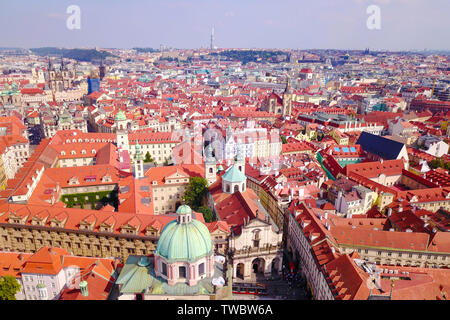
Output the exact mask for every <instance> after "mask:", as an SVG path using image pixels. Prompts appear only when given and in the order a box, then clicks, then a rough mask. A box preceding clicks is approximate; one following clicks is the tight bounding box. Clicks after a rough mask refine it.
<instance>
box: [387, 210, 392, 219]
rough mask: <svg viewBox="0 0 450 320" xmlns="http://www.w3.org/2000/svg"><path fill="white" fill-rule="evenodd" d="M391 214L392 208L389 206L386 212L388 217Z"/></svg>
mask: <svg viewBox="0 0 450 320" xmlns="http://www.w3.org/2000/svg"><path fill="white" fill-rule="evenodd" d="M391 214H392V208H389V209H388V214H387V216H388V218H389V217H390V216H391Z"/></svg>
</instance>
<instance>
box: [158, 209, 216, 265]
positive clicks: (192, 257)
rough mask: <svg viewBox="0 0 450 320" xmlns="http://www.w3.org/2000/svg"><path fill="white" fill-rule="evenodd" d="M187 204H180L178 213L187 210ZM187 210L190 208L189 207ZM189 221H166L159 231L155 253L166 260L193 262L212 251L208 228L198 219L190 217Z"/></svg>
mask: <svg viewBox="0 0 450 320" xmlns="http://www.w3.org/2000/svg"><path fill="white" fill-rule="evenodd" d="M182 207H187V208H189V207H188V206H180V208H181V209H180V208H178V210H177V211H182V212H180V213H179V215H186V214H188V213H187V212H186V213H183V212H184V211H187V209H186V208H182ZM189 210H191V209H190V208H189ZM188 221H189V222H184V223H183V222H180V217H179V219H177V220H174V221H171V222H170V223H168V224H167V225H166V226H165V228H164V230H163V231H162V233H161V236H160V237H159V240H158V245H157V247H156V251H155V254H157V255H159V256H161V257H163V258H165V259H166V260H167V262H169V263H172V262H175V261H184V262H195V261H197V260H198V259H201V258H203V257H206V256H210V255H211V254H212V253H213V252H212V239H211V235H210V233H209V230H208V228H207V227H206V226H205V225H204V224H203V223H201V222H200V221H198V220H194V219H190V220H188Z"/></svg>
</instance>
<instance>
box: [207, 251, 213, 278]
mask: <svg viewBox="0 0 450 320" xmlns="http://www.w3.org/2000/svg"><path fill="white" fill-rule="evenodd" d="M208 261H209V274H210V276H211V277H212V276H213V275H214V259H213V257H212V256H211V257H209V258H208Z"/></svg>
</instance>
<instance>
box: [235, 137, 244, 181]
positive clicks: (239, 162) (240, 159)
mask: <svg viewBox="0 0 450 320" xmlns="http://www.w3.org/2000/svg"><path fill="white" fill-rule="evenodd" d="M235 164H236V166H237V168H238V169H239V171H240V172H242V174H243V175H245V153H244V147H243V146H242V141H241V139H238V145H237V152H236V160H235Z"/></svg>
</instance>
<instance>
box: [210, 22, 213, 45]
mask: <svg viewBox="0 0 450 320" xmlns="http://www.w3.org/2000/svg"><path fill="white" fill-rule="evenodd" d="M210 49H211V50H213V49H214V27H212V30H211V47H210Z"/></svg>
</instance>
